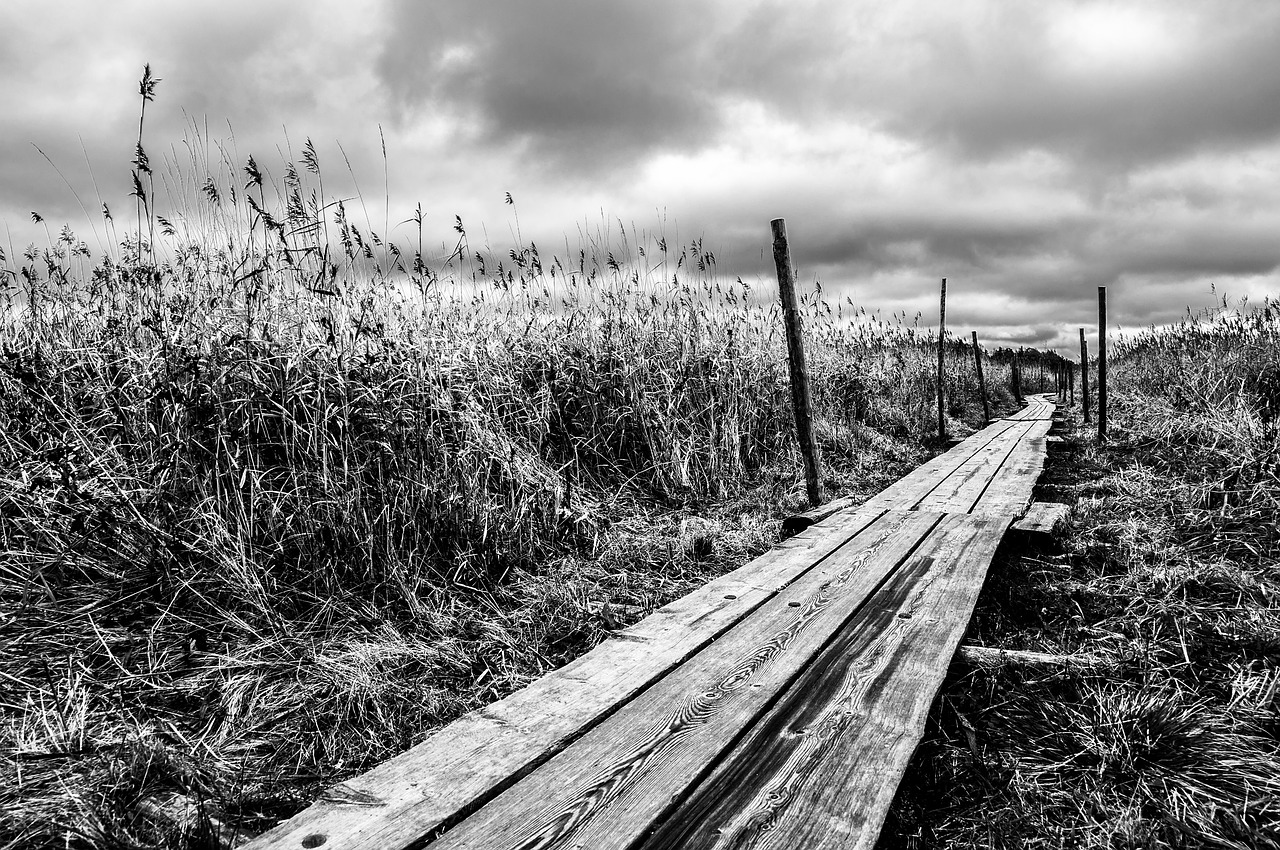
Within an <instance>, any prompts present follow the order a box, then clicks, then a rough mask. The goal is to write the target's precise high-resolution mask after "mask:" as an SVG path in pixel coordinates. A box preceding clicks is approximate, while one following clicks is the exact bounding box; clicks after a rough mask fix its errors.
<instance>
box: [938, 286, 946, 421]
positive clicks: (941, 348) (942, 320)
mask: <svg viewBox="0 0 1280 850" xmlns="http://www.w3.org/2000/svg"><path fill="white" fill-rule="evenodd" d="M946 346H947V279H946V278H945V277H944V278H943V279H942V298H941V300H940V303H939V306H938V442H942V441H943V440H946V439H947V405H946V400H945V399H944V397H943V383H944V380H943V370H944V369H946V355H947V348H946Z"/></svg>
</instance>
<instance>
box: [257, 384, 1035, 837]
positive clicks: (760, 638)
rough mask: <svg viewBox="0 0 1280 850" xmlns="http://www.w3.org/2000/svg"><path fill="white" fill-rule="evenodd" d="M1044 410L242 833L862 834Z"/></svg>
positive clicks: (944, 659) (875, 825)
mask: <svg viewBox="0 0 1280 850" xmlns="http://www.w3.org/2000/svg"><path fill="white" fill-rule="evenodd" d="M1053 410H1054V406H1053V404H1052V402H1050V401H1049V400H1048V397H1036V398H1033V399H1032V400H1031V403H1029V404H1028V405H1027V407H1025V408H1024V409H1023V410H1021V411H1019V412H1018V413H1017V414H1015V415H1014V416H1012V417H1009V418H1007V419H1002V420H999V421H997V422H994V423H993V424H991V425H990V426H989V427H987V428H985V429H983V430H982V431H979V432H978V433H976V434H974V435H973V436H971V437H969V438H968V439H966V440H964V441H963V442H961V443H960V444H959V445H957V446H955V447H954V448H952V449H951V450H950V451H948V452H946V453H945V454H943V455H940V456H939V457H937V458H935V459H933V460H932V461H930V462H928V463H926V464H924V465H923V466H921V467H920V468H918V469H917V470H915V471H914V472H912V473H911V474H910V475H908V476H906V477H905V478H903V479H902V480H900V481H898V482H897V483H895V484H893V485H892V486H890V487H889V488H887V489H886V490H884V491H883V492H881V493H880V494H878V495H876V496H874V497H873V498H871V499H870V500H868V501H867V502H866V503H865V504H864V505H862V506H859V507H856V508H855V507H852V506H850V505H847V504H846V505H838V507H843V508H844V509H842V510H838V511H837V512H835V513H833V514H831V515H830V516H827V517H826V518H824V519H821V521H818V522H816V523H815V524H813V525H811V526H810V527H809V528H807V529H805V530H804V531H803V532H802V533H800V534H798V535H797V536H795V537H792V538H790V539H788V540H787V541H785V542H784V543H782V544H781V545H780V546H778V547H776V548H774V549H773V550H771V551H769V552H767V553H765V554H764V555H762V556H761V557H759V558H757V559H756V560H754V561H752V562H751V563H749V564H747V565H746V566H744V567H741V568H740V569H738V570H735V571H734V572H732V573H729V574H728V575H725V576H722V577H721V578H719V579H716V580H715V581H712V582H710V583H708V584H707V585H705V586H703V587H702V588H700V589H699V590H697V591H695V592H694V593H692V594H689V595H688V596H686V597H684V598H682V599H679V600H677V601H675V602H673V603H671V604H670V605H667V606H665V607H663V608H661V609H659V610H658V611H655V612H654V613H653V614H652V615H650V616H649V617H647V618H646V619H644V620H642V621H641V622H639V623H637V624H636V625H634V626H632V627H630V628H628V629H625V630H623V631H621V632H618V633H616V635H615V636H614V637H613V638H611V639H610V640H607V641H605V642H604V643H602V644H601V645H600V646H598V647H596V648H595V649H594V650H592V651H591V652H589V653H587V654H586V655H584V656H582V657H581V658H579V659H577V660H576V661H573V662H572V663H570V664H568V665H566V666H565V667H563V668H561V669H559V670H556V671H554V672H552V673H550V674H548V675H546V676H544V677H543V678H541V679H539V680H538V681H536V682H534V683H532V684H531V685H529V686H528V687H526V688H524V689H523V690H521V691H518V692H517V693H514V694H512V695H511V696H509V697H507V698H506V699H503V700H501V701H499V702H497V703H494V704H493V705H491V706H488V707H486V708H484V709H481V710H480V711H476V712H473V713H471V714H468V715H466V716H465V717H462V718H460V719H459V720H457V721H455V722H454V723H452V724H450V725H448V726H446V727H445V728H444V729H442V730H440V731H439V732H437V733H436V734H435V735H433V736H432V737H431V738H429V739H428V740H426V741H424V742H423V743H422V744H419V745H418V746H416V747H414V748H413V749H411V750H409V751H408V752H406V753H403V754H402V755H400V756H397V757H395V758H393V759H391V760H389V761H387V762H384V763H383V764H381V765H379V766H378V767H376V768H374V769H373V770H371V771H369V772H368V773H365V774H363V775H362V776H359V777H356V778H354V779H351V780H349V781H347V782H345V783H343V784H341V785H338V786H336V787H335V788H333V789H330V791H329V792H327V793H326V794H325V795H323V796H322V797H321V799H319V800H318V801H317V802H316V803H314V804H313V805H312V806H311V807H310V808H308V809H306V810H305V811H303V812H301V813H300V814H298V815H297V816H296V817H294V818H292V819H290V820H289V821H286V822H285V823H282V824H280V825H279V826H278V827H276V828H275V829H273V830H271V831H270V832H268V833H266V834H265V835H262V836H260V837H259V838H257V839H255V840H254V841H251V842H250V843H249V844H248V845H246V846H247V847H249V848H255V850H258V848H290V850H295V848H316V847H325V848H425V847H430V848H432V850H444V848H477V850H479V848H485V850H507V848H522V850H523V848H592V850H595V849H596V848H617V850H624V848H625V850H642V848H643V849H644V850H648V848H666V847H670V848H676V847H679V848H729V847H732V848H748V847H752V848H754V847H760V848H765V847H776V848H796V847H804V848H827V847H832V848H834V847H841V848H848V847H870V846H872V845H873V844H874V843H875V840H876V837H877V835H878V833H879V830H880V826H881V824H882V822H883V820H884V816H885V813H886V812H887V810H888V806H889V804H890V802H891V801H892V799H893V796H894V793H895V791H896V789H897V785H898V782H899V780H900V779H901V776H902V772H903V771H904V770H905V768H906V765H907V762H908V761H909V759H910V757H911V754H912V751H913V750H914V749H915V746H916V744H917V743H918V741H919V739H920V735H921V733H922V731H923V727H924V720H925V717H926V715H927V713H928V710H929V706H930V704H931V702H932V701H933V698H934V696H935V695H936V693H937V690H938V687H939V686H940V684H941V682H942V678H943V676H944V675H945V674H946V671H947V667H948V665H949V664H950V661H951V658H952V656H953V655H954V653H955V651H956V647H957V645H958V644H959V641H960V638H961V636H962V635H963V633H964V631H965V628H966V627H967V625H968V622H969V618H970V616H971V614H972V611H973V606H974V604H975V602H976V600H977V596H978V592H979V591H980V590H981V587H982V583H983V580H984V578H985V576H986V572H987V568H988V567H989V565H990V563H991V560H992V558H993V557H994V555H995V551H996V547H997V546H998V545H999V543H1000V540H1001V538H1002V537H1003V535H1004V533H1005V531H1006V530H1007V529H1008V528H1009V526H1010V524H1011V523H1012V522H1014V521H1015V520H1016V519H1018V518H1019V517H1020V516H1022V515H1023V514H1024V513H1025V512H1026V511H1027V508H1028V506H1029V505H1030V504H1031V493H1032V488H1033V487H1034V485H1035V482H1036V479H1037V478H1038V476H1039V474H1040V471H1041V469H1042V468H1043V464H1044V458H1045V448H1046V437H1047V435H1048V431H1049V428H1050V425H1051V419H1052V415H1053Z"/></svg>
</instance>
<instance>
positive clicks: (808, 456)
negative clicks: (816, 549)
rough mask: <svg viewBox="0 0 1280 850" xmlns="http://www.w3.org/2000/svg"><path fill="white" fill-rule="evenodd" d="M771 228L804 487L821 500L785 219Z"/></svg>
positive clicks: (815, 501) (811, 498) (816, 501)
mask: <svg viewBox="0 0 1280 850" xmlns="http://www.w3.org/2000/svg"><path fill="white" fill-rule="evenodd" d="M770 227H771V228H772V229H773V264H774V265H775V266H776V267H777V269H778V294H779V296H780V298H781V300H782V323H783V325H784V326H785V328H786V331H787V362H788V365H789V366H790V369H791V403H792V405H793V406H794V408H795V413H796V439H797V440H798V441H799V443H800V454H801V455H803V456H804V479H805V487H806V490H807V491H808V495H809V504H810V505H811V506H812V507H815V508H816V507H817V506H818V505H820V504H822V474H821V464H822V459H821V458H820V457H819V456H818V444H817V443H815V442H814V440H813V399H812V397H811V396H810V395H809V370H808V369H807V368H806V367H805V362H804V337H803V336H802V334H801V328H800V311H799V310H797V309H796V276H795V267H794V266H792V265H791V248H790V246H788V245H787V222H786V221H785V220H784V219H781V218H775V219H774V220H773V221H772V222H770Z"/></svg>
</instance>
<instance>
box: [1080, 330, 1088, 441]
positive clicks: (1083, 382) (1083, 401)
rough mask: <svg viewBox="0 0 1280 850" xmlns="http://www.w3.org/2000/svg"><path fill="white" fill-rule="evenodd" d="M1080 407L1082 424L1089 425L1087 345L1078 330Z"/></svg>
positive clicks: (1082, 333) (1082, 334) (1081, 332)
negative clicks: (1082, 418)
mask: <svg viewBox="0 0 1280 850" xmlns="http://www.w3.org/2000/svg"><path fill="white" fill-rule="evenodd" d="M1080 407H1081V408H1082V409H1083V411H1084V424H1086V425H1088V424H1089V343H1088V342H1087V341H1086V340H1085V338H1084V328H1081V329H1080Z"/></svg>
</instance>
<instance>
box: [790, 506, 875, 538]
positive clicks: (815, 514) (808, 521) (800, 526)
mask: <svg viewBox="0 0 1280 850" xmlns="http://www.w3.org/2000/svg"><path fill="white" fill-rule="evenodd" d="M858 501H859V500H858V499H856V498H854V497H853V496H841V497H840V498H839V499H832V500H831V501H830V502H827V503H826V504H824V505H819V506H818V507H816V508H810V509H809V510H807V511H805V512H803V513H798V514H792V515H791V516H789V517H784V518H783V520H782V537H783V539H784V540H785V539H786V538H788V537H791V536H793V535H796V534H799V533H800V532H802V531H804V530H805V529H806V528H808V527H809V526H811V525H817V524H818V523H820V522H822V521H823V520H824V519H826V518H827V517H829V516H834V515H835V514H838V513H839V512H840V511H843V510H845V509H846V508H851V507H853V506H854V505H857V504H858Z"/></svg>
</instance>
